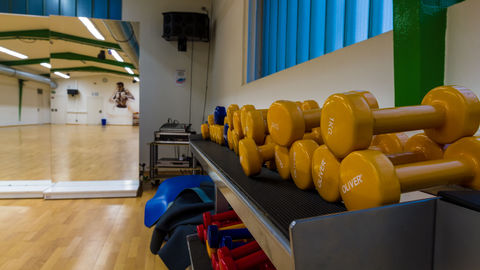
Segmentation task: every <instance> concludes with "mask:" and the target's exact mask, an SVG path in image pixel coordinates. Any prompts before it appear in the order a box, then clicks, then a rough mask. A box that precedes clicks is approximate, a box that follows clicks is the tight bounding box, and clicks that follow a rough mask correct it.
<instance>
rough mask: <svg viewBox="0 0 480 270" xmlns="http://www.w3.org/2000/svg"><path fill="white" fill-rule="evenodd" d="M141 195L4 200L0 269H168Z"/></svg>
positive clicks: (150, 192)
mask: <svg viewBox="0 0 480 270" xmlns="http://www.w3.org/2000/svg"><path fill="white" fill-rule="evenodd" d="M153 194H154V191H153V190H147V191H145V192H144V194H143V196H142V197H140V198H126V199H89V200H59V201H49V200H0V269H8V270H14V269H62V270H63V269H166V267H165V265H164V264H163V262H162V261H161V259H160V258H159V257H158V256H155V255H153V254H152V253H151V252H150V249H149V245H150V237H151V234H152V229H148V228H146V227H145V226H144V225H143V211H144V207H145V202H146V201H147V200H148V199H149V198H151V197H152V196H153Z"/></svg>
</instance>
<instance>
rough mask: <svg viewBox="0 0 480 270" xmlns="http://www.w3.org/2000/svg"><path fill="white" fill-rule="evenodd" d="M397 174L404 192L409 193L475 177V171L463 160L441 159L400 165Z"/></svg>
mask: <svg viewBox="0 0 480 270" xmlns="http://www.w3.org/2000/svg"><path fill="white" fill-rule="evenodd" d="M395 173H396V175H397V178H398V181H399V183H400V188H401V190H402V192H408V191H414V190H419V189H422V188H428V187H432V186H437V185H446V184H455V183H461V182H464V181H468V180H469V179H472V177H473V176H474V169H473V168H472V167H471V166H470V165H469V164H468V163H466V162H464V161H461V160H456V159H441V160H431V161H423V162H417V163H409V164H405V165H398V166H395Z"/></svg>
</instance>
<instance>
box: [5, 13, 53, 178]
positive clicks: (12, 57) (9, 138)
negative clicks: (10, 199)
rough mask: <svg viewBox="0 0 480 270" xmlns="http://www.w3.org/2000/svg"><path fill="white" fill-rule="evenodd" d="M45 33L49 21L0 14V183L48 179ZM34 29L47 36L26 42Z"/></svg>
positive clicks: (48, 114) (47, 74)
mask: <svg viewBox="0 0 480 270" xmlns="http://www.w3.org/2000/svg"><path fill="white" fill-rule="evenodd" d="M48 28H49V19H48V17H30V16H18V15H7V14H2V15H0V65H1V66H0V93H1V97H2V98H0V138H1V139H0V180H47V179H51V163H50V161H51V144H50V142H51V140H50V134H51V133H50V126H49V123H50V84H49V82H48V81H49V80H48V76H49V73H50V70H49V68H48V63H49V56H50V46H49V45H50V43H49V37H48ZM36 29H46V30H47V32H45V33H44V35H43V36H39V37H38V38H36V39H31V38H28V37H26V33H27V32H28V31H32V30H36ZM42 64H43V65H42ZM42 79H43V80H44V82H43V83H42Z"/></svg>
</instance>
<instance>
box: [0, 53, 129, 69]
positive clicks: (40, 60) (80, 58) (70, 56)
mask: <svg viewBox="0 0 480 270" xmlns="http://www.w3.org/2000/svg"><path fill="white" fill-rule="evenodd" d="M50 59H63V60H78V61H91V62H96V63H101V64H106V65H111V66H117V67H129V68H131V69H136V68H135V66H134V65H133V64H131V63H126V62H118V61H115V60H108V59H98V58H97V57H93V56H90V55H84V54H78V53H72V52H63V53H52V54H50V58H33V59H23V60H13V61H2V62H0V64H2V65H6V66H23V65H35V64H41V63H50Z"/></svg>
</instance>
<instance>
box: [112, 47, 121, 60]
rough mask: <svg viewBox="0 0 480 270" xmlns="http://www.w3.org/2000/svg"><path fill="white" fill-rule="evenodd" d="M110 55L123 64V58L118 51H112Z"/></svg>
mask: <svg viewBox="0 0 480 270" xmlns="http://www.w3.org/2000/svg"><path fill="white" fill-rule="evenodd" d="M110 53H111V54H112V55H113V57H114V58H115V59H116V60H117V61H118V62H123V58H122V57H121V56H120V54H118V52H117V51H115V50H114V49H110Z"/></svg>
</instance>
